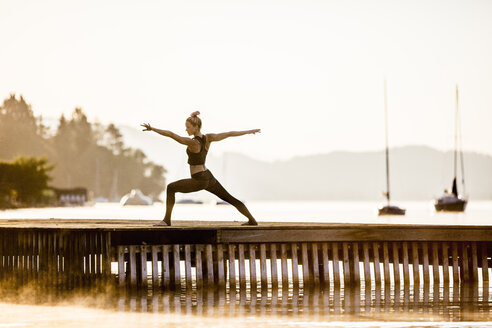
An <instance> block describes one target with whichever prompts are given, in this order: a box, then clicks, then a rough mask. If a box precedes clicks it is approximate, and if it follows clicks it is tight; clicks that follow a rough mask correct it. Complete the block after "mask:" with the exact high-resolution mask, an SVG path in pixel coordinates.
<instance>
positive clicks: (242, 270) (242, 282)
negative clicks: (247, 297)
mask: <svg viewBox="0 0 492 328" xmlns="http://www.w3.org/2000/svg"><path fill="white" fill-rule="evenodd" d="M237 252H238V263H239V288H240V289H241V290H244V289H246V264H245V259H244V244H238V247H237Z"/></svg>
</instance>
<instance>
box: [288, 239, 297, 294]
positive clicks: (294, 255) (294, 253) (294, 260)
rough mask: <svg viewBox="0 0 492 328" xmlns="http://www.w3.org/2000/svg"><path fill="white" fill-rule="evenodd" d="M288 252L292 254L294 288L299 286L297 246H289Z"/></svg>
mask: <svg viewBox="0 0 492 328" xmlns="http://www.w3.org/2000/svg"><path fill="white" fill-rule="evenodd" d="M290 251H291V254H292V283H293V285H294V288H296V287H297V286H299V260H298V256H297V244H295V243H293V244H290Z"/></svg>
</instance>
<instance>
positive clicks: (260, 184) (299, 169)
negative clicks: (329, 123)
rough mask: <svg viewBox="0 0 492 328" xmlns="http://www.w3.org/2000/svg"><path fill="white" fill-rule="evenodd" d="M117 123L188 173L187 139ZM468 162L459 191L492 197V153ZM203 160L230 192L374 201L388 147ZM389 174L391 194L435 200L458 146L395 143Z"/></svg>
mask: <svg viewBox="0 0 492 328" xmlns="http://www.w3.org/2000/svg"><path fill="white" fill-rule="evenodd" d="M118 128H119V129H120V131H121V133H122V134H123V136H124V140H125V144H127V145H129V146H132V147H138V148H140V149H142V150H143V151H144V152H145V153H146V154H147V156H148V158H149V159H151V160H152V161H154V162H156V163H158V164H161V165H164V167H165V168H166V169H167V170H168V174H167V175H166V180H167V181H168V183H169V182H172V181H174V180H177V179H183V178H189V172H188V165H187V163H186V161H187V157H186V153H185V148H184V146H183V145H180V144H178V143H176V142H175V141H173V140H171V139H167V138H163V137H161V136H159V135H156V134H150V133H145V134H144V133H141V131H139V130H138V129H135V128H133V127H128V126H119V127H118ZM464 163H465V182H466V186H465V189H463V188H462V187H461V185H459V191H460V193H464V194H465V195H467V196H468V197H469V198H470V199H475V200H492V174H491V173H492V156H490V155H487V154H480V153H476V152H465V153H464ZM206 165H207V167H208V168H209V169H210V170H211V171H212V173H213V174H214V176H215V177H216V178H217V179H218V180H219V181H220V182H221V183H222V185H224V187H225V188H226V189H228V190H229V191H230V192H231V194H233V195H234V196H236V197H237V198H239V199H244V200H257V201H261V200H263V201H278V200H282V201H288V200H297V201H311V200H315V201H321V200H336V201H344V200H347V201H373V200H383V196H382V192H383V191H384V190H385V188H386V171H385V157H384V151H383V150H381V151H368V152H346V151H335V152H330V153H326V154H316V155H310V156H299V157H294V158H292V159H289V160H282V161H274V162H264V161H260V160H256V159H253V158H250V157H248V156H246V155H244V154H239V153H225V154H224V155H223V156H214V155H213V153H212V152H211V153H210V154H209V155H208V157H207V164H206ZM458 171H459V172H458V173H459V174H458V178H459V180H461V172H460V171H461V170H458ZM390 177H391V197H392V199H394V200H430V199H432V198H434V197H437V196H440V195H441V194H442V192H443V191H444V189H446V188H450V187H451V182H452V178H453V152H452V151H446V152H443V151H439V150H436V149H433V148H430V147H427V146H403V147H397V148H392V149H390ZM460 187H461V188H460ZM190 195H191V194H190ZM197 195H198V196H197ZM193 197H195V198H196V197H199V198H200V199H205V200H208V199H212V198H213V197H214V196H211V195H210V194H208V193H206V192H200V193H197V194H195V195H193V196H192V197H191V198H193Z"/></svg>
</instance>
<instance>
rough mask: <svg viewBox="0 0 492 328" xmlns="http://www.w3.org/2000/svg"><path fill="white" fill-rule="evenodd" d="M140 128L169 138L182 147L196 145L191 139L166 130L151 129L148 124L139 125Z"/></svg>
mask: <svg viewBox="0 0 492 328" xmlns="http://www.w3.org/2000/svg"><path fill="white" fill-rule="evenodd" d="M141 126H142V127H144V128H145V129H144V130H143V131H154V132H155V133H158V134H160V135H161V136H164V137H169V138H171V139H174V140H176V141H177V142H179V143H180V144H183V145H186V146H194V145H195V143H196V141H195V140H193V139H191V138H187V137H182V136H180V135H177V134H176V133H174V132H171V131H168V130H160V129H156V128H153V127H151V126H150V124H149V123H144V124H141Z"/></svg>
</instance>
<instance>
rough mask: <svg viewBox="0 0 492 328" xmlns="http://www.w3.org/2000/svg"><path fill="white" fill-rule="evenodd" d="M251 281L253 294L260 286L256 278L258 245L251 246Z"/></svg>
mask: <svg viewBox="0 0 492 328" xmlns="http://www.w3.org/2000/svg"><path fill="white" fill-rule="evenodd" d="M249 280H250V286H251V290H252V292H254V291H255V290H256V288H257V285H258V279H257V278H256V245H254V244H250V245H249Z"/></svg>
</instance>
